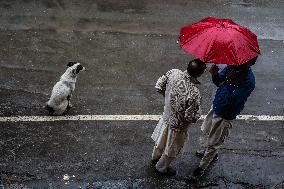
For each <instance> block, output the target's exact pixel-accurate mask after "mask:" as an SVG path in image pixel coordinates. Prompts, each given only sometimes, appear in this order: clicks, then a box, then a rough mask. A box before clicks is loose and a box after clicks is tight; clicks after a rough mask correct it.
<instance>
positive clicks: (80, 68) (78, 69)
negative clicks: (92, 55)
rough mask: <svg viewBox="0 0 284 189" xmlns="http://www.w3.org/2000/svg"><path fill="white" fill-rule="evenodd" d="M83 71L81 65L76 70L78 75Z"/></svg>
mask: <svg viewBox="0 0 284 189" xmlns="http://www.w3.org/2000/svg"><path fill="white" fill-rule="evenodd" d="M81 70H83V66H82V65H81V64H80V65H78V66H77V68H76V73H77V74H78V73H79V72H80V71H81Z"/></svg>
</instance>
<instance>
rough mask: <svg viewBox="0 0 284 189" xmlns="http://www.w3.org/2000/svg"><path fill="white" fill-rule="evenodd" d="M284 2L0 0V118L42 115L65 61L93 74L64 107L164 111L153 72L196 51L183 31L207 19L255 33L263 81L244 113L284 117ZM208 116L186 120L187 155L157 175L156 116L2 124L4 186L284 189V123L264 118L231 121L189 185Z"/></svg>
mask: <svg viewBox="0 0 284 189" xmlns="http://www.w3.org/2000/svg"><path fill="white" fill-rule="evenodd" d="M283 10H284V2H282V1H281V0H279V1H276V0H272V1H265V0H262V1H252V0H243V1H237V0H218V1H214V2H211V1H209V0H202V1H197V0H196V1H194V0H190V1H182V0H176V1H170V0H166V1H162V0H156V1H154V0H149V1H130V0H129V1H128V0H117V1H104V0H97V1H91V0H83V1H72V2H70V1H67V0H49V1H47V0H39V1H33V0H22V1H15V0H14V1H8V0H6V1H4V0H1V1H0V16H1V19H0V97H1V98H0V116H1V117H3V116H17V115H25V116H29V115H47V112H46V111H45V110H44V109H43V108H42V107H43V106H44V104H45V102H46V101H47V99H48V98H49V95H50V92H51V89H52V87H53V85H54V84H55V82H56V81H57V80H58V79H59V77H60V75H61V74H62V73H63V72H64V71H65V69H66V64H67V62H68V61H79V62H81V63H82V64H83V65H84V66H85V67H86V71H85V72H82V73H81V74H80V75H79V77H78V80H77V84H76V89H75V93H74V96H73V101H72V103H73V105H74V108H73V109H71V110H70V111H69V112H68V113H66V114H65V115H81V114H88V115H97V114H100V115H105V114H106V115H113V114H114V115H116V114H123V115H124V114H125V115H128V114H131V115H133V114H141V115H147V114H150V115H152V114H161V113H162V110H163V98H162V97H161V96H160V95H159V94H157V93H156V92H155V89H154V84H155V82H156V80H157V78H158V77H159V76H160V75H161V74H164V73H165V72H166V71H167V70H169V69H171V68H179V69H185V68H186V63H187V62H188V61H189V60H190V59H191V58H192V57H191V56H190V55H188V54H186V53H184V52H183V51H182V50H181V49H180V48H179V45H178V44H177V39H178V33H179V29H180V28H181V27H182V26H184V25H186V24H189V23H192V22H195V21H198V20H200V19H202V18H204V17H206V16H216V17H228V18H232V19H234V20H235V21H236V22H238V23H240V24H243V25H245V26H247V27H248V28H250V29H251V30H252V31H253V32H255V33H256V34H257V35H258V36H259V43H260V48H261V53H262V55H261V56H260V57H259V59H258V62H257V64H256V65H255V66H254V68H253V70H254V73H255V75H256V81H257V86H256V89H255V91H254V92H253V94H252V95H251V97H250V98H249V100H248V102H247V104H246V108H245V110H244V111H243V112H242V114H252V115H284V106H283V98H284V95H283V94H284V89H283V83H284V77H283V70H284V64H283V59H284V17H283ZM201 82H202V84H201V85H200V90H201V93H202V96H203V99H202V109H203V114H206V112H207V111H208V110H209V108H210V106H211V101H212V96H213V95H214V91H215V89H216V88H215V87H214V86H213V84H212V83H211V81H210V75H209V73H205V74H204V75H203V76H202V78H201ZM201 123H202V122H201V121H199V122H197V123H196V124H194V125H193V126H192V128H190V131H189V132H190V142H191V143H192V146H191V149H190V153H188V154H184V155H181V156H179V157H178V158H177V159H176V161H175V162H174V164H173V165H174V167H175V168H176V169H177V171H178V174H177V176H174V177H162V176H159V175H157V174H156V173H155V172H154V170H153V168H152V167H151V165H150V162H149V160H150V156H151V151H152V147H153V142H152V140H151V139H150V136H151V133H152V132H153V129H154V127H155V125H156V124H157V122H156V121H59V122H17V123H13V122H0V126H1V127H0V154H1V156H0V176H1V179H0V189H2V188H48V189H51V188H80V187H81V188H137V189H138V188H190V187H191V188H271V187H274V188H283V187H282V186H283V184H281V183H283V182H284V163H283V162H284V122H283V121H258V120H247V121H245V120H235V121H234V122H233V129H232V130H231V134H230V137H229V138H228V139H227V141H226V142H225V144H224V145H223V146H222V148H221V150H220V157H219V161H218V162H217V163H215V164H214V165H213V166H212V167H211V170H210V172H209V173H208V174H207V175H205V177H204V179H203V180H202V181H201V182H200V183H198V184H197V185H190V183H189V182H188V178H189V175H190V174H191V173H192V171H193V169H194V168H196V166H197V165H198V161H199V159H198V158H197V157H195V156H194V151H195V150H197V149H198V148H199V144H198V136H199V135H200V125H201ZM1 180H2V183H3V184H4V185H5V186H3V187H2V186H1ZM1 187H2V188H1Z"/></svg>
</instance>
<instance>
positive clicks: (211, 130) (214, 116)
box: [193, 57, 257, 178]
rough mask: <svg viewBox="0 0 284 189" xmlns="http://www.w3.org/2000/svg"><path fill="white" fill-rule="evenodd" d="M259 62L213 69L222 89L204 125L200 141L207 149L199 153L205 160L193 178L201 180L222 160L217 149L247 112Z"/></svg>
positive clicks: (213, 77) (218, 92) (254, 60)
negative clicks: (242, 113) (253, 68)
mask: <svg viewBox="0 0 284 189" xmlns="http://www.w3.org/2000/svg"><path fill="white" fill-rule="evenodd" d="M256 59H257V57H255V58H253V59H251V60H250V61H248V62H246V63H245V64H242V65H240V66H226V67H225V68H224V69H223V70H222V71H221V72H220V73H219V68H218V67H217V66H216V65H214V66H212V67H211V68H210V71H209V72H210V73H211V74H212V81H213V83H214V84H215V85H216V86H217V87H218V89H217V91H216V94H215V98H214V100H213V106H212V107H211V110H210V111H209V112H208V114H207V116H206V118H205V120H204V122H203V124H202V126H201V130H202V136H201V137H200V139H201V140H200V142H201V145H202V146H203V147H204V148H205V149H202V150H199V151H197V152H196V155H197V156H199V157H201V158H202V159H201V161H200V164H199V167H198V168H197V169H195V170H194V172H193V178H199V177H201V176H202V175H203V174H204V171H205V170H206V168H207V167H208V165H209V164H210V163H211V162H212V161H214V160H217V159H218V152H217V149H218V148H219V147H220V145H221V144H223V143H224V140H225V138H226V137H227V136H228V135H229V129H230V128H231V127H232V125H231V120H234V119H235V118H236V117H237V115H239V114H240V112H241V111H242V110H243V109H244V106H245V103H246V101H247V99H248V97H249V96H250V94H251V92H252V91H253V90H254V88H255V77H254V74H253V72H252V69H251V66H252V65H253V64H255V62H256Z"/></svg>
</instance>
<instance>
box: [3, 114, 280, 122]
mask: <svg viewBox="0 0 284 189" xmlns="http://www.w3.org/2000/svg"><path fill="white" fill-rule="evenodd" d="M160 118H161V115H74V116H14V117H0V122H52V121H158V120H159V119H160ZM204 118H205V115H202V116H201V118H200V119H201V120H203V119H204ZM237 120H248V121H284V116H270V115H239V116H238V117H237Z"/></svg>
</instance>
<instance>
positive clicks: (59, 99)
mask: <svg viewBox="0 0 284 189" xmlns="http://www.w3.org/2000/svg"><path fill="white" fill-rule="evenodd" d="M67 66H68V68H67V70H66V71H65V73H64V74H63V75H62V76H61V77H60V80H59V81H58V82H57V83H56V84H55V85H54V87H53V89H52V93H51V97H50V99H49V101H48V102H47V103H46V108H47V110H48V111H49V113H50V114H51V115H61V114H63V112H65V110H66V109H69V108H71V107H72V105H71V104H70V99H71V97H72V93H73V91H74V89H75V83H76V79H77V74H79V72H80V71H81V70H85V68H84V67H83V66H82V65H81V64H80V63H78V62H69V63H68V64H67Z"/></svg>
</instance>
